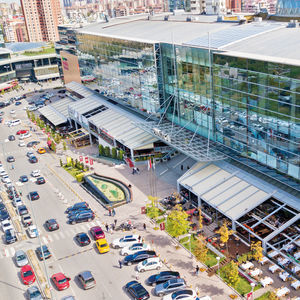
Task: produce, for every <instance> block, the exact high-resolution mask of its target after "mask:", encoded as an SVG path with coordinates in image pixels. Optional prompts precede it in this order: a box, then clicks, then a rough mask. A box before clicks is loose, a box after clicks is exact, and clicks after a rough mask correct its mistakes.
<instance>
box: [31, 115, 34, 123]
mask: <svg viewBox="0 0 300 300" xmlns="http://www.w3.org/2000/svg"><path fill="white" fill-rule="evenodd" d="M31 121H32V122H34V121H35V114H34V113H32V114H31Z"/></svg>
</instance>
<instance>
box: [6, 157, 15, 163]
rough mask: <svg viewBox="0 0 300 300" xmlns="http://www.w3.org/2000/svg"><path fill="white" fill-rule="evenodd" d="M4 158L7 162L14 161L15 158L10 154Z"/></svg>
mask: <svg viewBox="0 0 300 300" xmlns="http://www.w3.org/2000/svg"><path fill="white" fill-rule="evenodd" d="M6 160H7V162H9V163H11V162H14V161H15V158H14V157H13V156H12V155H10V156H8V157H7V159H6Z"/></svg>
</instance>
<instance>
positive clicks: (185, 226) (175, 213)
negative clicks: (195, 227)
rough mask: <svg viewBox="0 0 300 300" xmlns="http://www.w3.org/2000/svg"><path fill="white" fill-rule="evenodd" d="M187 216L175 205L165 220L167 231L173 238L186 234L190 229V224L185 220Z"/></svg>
mask: <svg viewBox="0 0 300 300" xmlns="http://www.w3.org/2000/svg"><path fill="white" fill-rule="evenodd" d="M187 219H188V214H187V213H186V212H185V211H183V210H182V207H181V206H180V205H176V206H175V208H174V209H173V210H172V211H171V212H170V214H169V215H168V218H167V230H168V232H169V233H170V235H171V236H173V237H178V236H180V235H183V234H186V233H187V232H188V231H189V228H190V222H189V221H188V220H187Z"/></svg>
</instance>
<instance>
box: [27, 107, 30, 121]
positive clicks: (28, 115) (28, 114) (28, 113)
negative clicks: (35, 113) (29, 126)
mask: <svg viewBox="0 0 300 300" xmlns="http://www.w3.org/2000/svg"><path fill="white" fill-rule="evenodd" d="M26 114H27V117H28V119H30V111H29V110H28V109H26Z"/></svg>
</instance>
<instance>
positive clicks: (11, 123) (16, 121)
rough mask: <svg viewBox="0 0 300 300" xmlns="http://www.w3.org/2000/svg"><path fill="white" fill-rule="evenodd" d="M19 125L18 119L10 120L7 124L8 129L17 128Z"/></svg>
mask: <svg viewBox="0 0 300 300" xmlns="http://www.w3.org/2000/svg"><path fill="white" fill-rule="evenodd" d="M20 124H21V120H20V119H16V120H11V121H10V123H9V124H8V126H9V127H12V126H17V125H20Z"/></svg>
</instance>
